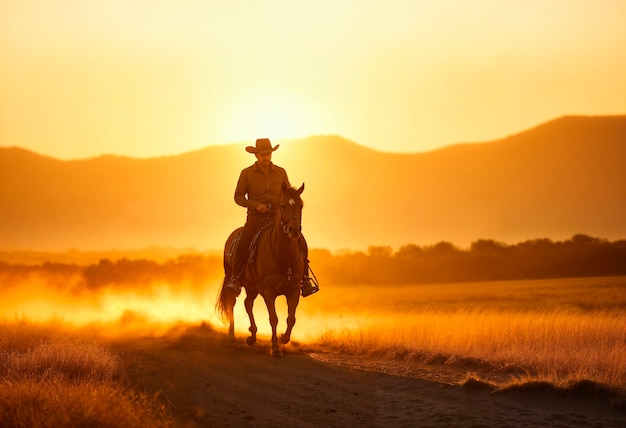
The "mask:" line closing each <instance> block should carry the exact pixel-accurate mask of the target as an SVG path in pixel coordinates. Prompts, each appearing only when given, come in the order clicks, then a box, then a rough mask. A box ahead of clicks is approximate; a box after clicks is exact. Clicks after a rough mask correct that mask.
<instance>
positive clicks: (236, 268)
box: [226, 215, 263, 294]
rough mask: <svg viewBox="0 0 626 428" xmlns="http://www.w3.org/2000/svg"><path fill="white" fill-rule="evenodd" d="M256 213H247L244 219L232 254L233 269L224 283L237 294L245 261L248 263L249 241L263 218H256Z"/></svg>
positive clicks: (239, 289)
mask: <svg viewBox="0 0 626 428" xmlns="http://www.w3.org/2000/svg"><path fill="white" fill-rule="evenodd" d="M257 217H258V216H256V215H248V218H247V220H246V224H245V225H244V226H243V229H242V231H241V236H240V237H239V243H238V244H237V248H235V254H233V260H232V264H233V270H232V275H231V278H230V281H229V282H228V284H226V287H228V288H232V289H233V290H235V291H236V292H237V294H239V292H240V291H241V282H240V280H239V279H240V277H241V274H242V273H243V271H244V269H245V268H246V263H248V252H249V248H250V242H251V241H252V238H253V237H254V234H255V233H256V231H257V229H258V227H259V224H261V223H262V222H263V219H262V218H260V219H257Z"/></svg>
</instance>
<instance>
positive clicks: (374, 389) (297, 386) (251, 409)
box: [114, 327, 626, 428]
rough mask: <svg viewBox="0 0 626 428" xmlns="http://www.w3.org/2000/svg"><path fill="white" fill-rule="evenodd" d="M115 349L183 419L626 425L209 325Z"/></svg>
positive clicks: (583, 403) (603, 413) (570, 404)
mask: <svg viewBox="0 0 626 428" xmlns="http://www.w3.org/2000/svg"><path fill="white" fill-rule="evenodd" d="M114 347H115V348H116V350H117V351H118V352H120V353H122V355H123V356H124V358H125V359H126V360H127V361H130V362H131V367H133V369H132V370H131V371H130V372H129V380H130V381H131V382H132V383H134V384H135V385H136V386H137V387H138V388H139V389H140V390H142V391H144V392H147V393H148V394H151V395H152V394H157V393H158V394H159V399H160V400H162V401H163V402H165V403H166V404H167V405H168V406H170V408H171V412H172V414H173V416H174V418H175V420H176V423H177V426H181V427H281V428H282V427H356V426H358V427H394V428H399V427H427V426H429V427H451V426H464V427H479V426H494V427H495V426H511V427H517V426H519V427H522V426H594V427H623V426H626V413H625V412H623V411H619V410H616V409H613V408H611V407H609V406H608V405H607V404H606V403H605V402H603V401H602V400H600V399H598V400H595V399H594V398H593V397H591V399H589V397H584V396H562V395H561V394H555V393H553V392H545V391H540V392H539V393H538V394H537V393H529V392H528V391H520V392H512V393H508V394H493V392H492V390H491V389H490V388H489V387H488V385H485V384H480V383H466V384H464V385H458V384H457V385H450V384H446V383H443V382H436V381H433V380H425V379H423V378H419V377H413V376H398V375H390V374H385V373H381V372H380V371H374V370H363V369H359V368H355V367H354V365H353V366H352V367H350V364H349V363H346V364H342V365H339V364H334V363H330V362H323V361H321V360H320V359H318V358H313V357H312V356H311V355H313V354H312V353H311V352H309V351H308V350H303V349H302V348H301V347H298V346H297V345H295V346H293V345H292V346H288V347H287V348H286V349H285V355H284V356H283V357H280V358H275V357H271V356H270V350H269V344H268V343H267V342H263V341H260V343H259V344H257V345H255V346H253V347H249V346H247V345H245V343H244V340H243V338H240V339H238V340H236V341H235V342H232V341H230V340H228V338H226V337H225V335H224V334H222V333H220V332H216V331H213V330H212V329H211V328H209V327H191V328H187V329H185V330H184V331H181V332H180V334H176V335H165V336H162V337H149V338H141V339H136V338H135V339H132V340H130V339H129V340H125V341H117V342H116V343H115V344H114ZM334 358H335V359H337V357H336V356H335V357H334ZM384 364H385V362H384V361H380V362H378V363H377V364H373V365H371V366H372V367H375V366H376V365H384ZM431 378H432V377H431Z"/></svg>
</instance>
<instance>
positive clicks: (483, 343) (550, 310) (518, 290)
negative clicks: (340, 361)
mask: <svg viewBox="0 0 626 428" xmlns="http://www.w3.org/2000/svg"><path fill="white" fill-rule="evenodd" d="M327 288H329V287H327ZM324 292H325V293H326V294H327V296H325V297H326V301H325V302H322V303H323V304H325V305H327V310H332V311H337V312H338V315H339V317H340V319H341V320H342V322H341V325H333V326H329V327H327V329H326V330H325V331H323V332H322V333H321V334H320V335H319V336H318V338H317V339H316V340H315V343H316V345H317V346H319V347H320V348H326V349H328V348H330V349H335V350H338V351H340V352H344V353H353V354H376V355H381V354H383V355H387V356H388V357H396V358H405V359H410V360H413V361H418V362H424V363H428V362H432V361H440V362H441V363H442V364H443V363H445V364H448V365H453V364H457V365H462V366H463V367H464V368H468V369H470V370H471V369H472V368H480V367H483V368H488V369H489V370H491V371H497V372H499V373H500V374H502V375H503V376H504V377H506V376H509V377H510V376H511V374H512V373H515V376H518V377H519V376H522V377H524V378H526V379H533V380H547V381H550V382H553V383H555V384H561V383H564V382H568V381H572V380H580V379H588V380H592V381H596V382H599V383H603V384H606V385H611V386H615V387H619V388H623V389H626V278H595V279H574V280H572V279H570V280H545V281H515V282H498V283H474V284H447V285H446V284H438V285H432V286H412V287H393V286H380V287H357V288H346V287H344V288H342V289H334V290H328V289H325V290H324ZM353 292H357V293H358V296H355V295H354V294H353ZM328 294H331V295H330V296H328ZM319 296H322V293H320V294H319ZM340 302H341V304H342V305H340ZM348 308H351V310H350V309H348ZM327 315H328V314H327Z"/></svg>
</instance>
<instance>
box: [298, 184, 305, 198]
mask: <svg viewBox="0 0 626 428" xmlns="http://www.w3.org/2000/svg"><path fill="white" fill-rule="evenodd" d="M302 192H304V183H302V186H300V188H299V189H298V195H301V194H302Z"/></svg>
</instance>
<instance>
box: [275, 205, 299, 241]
mask: <svg viewBox="0 0 626 428" xmlns="http://www.w3.org/2000/svg"><path fill="white" fill-rule="evenodd" d="M287 203H288V204H289V205H290V206H292V207H293V211H296V212H297V213H299V215H292V216H291V217H289V218H287V219H285V216H284V210H285V207H284V204H283V203H282V201H281V203H280V204H279V207H278V210H277V211H279V215H280V225H281V226H282V229H283V232H284V233H285V234H289V224H290V223H292V222H294V221H295V222H297V225H298V226H299V227H301V223H302V208H300V209H299V210H296V208H295V207H296V206H297V205H298V203H297V202H296V201H295V200H294V198H290V199H289V201H288V202H287Z"/></svg>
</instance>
